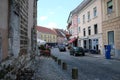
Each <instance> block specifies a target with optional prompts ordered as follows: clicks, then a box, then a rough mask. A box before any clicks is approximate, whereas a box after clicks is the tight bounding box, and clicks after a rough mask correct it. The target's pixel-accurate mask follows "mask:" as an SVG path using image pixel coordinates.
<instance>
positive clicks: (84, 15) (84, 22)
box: [83, 15, 85, 23]
mask: <svg viewBox="0 0 120 80" xmlns="http://www.w3.org/2000/svg"><path fill="white" fill-rule="evenodd" d="M83 23H85V15H83Z"/></svg>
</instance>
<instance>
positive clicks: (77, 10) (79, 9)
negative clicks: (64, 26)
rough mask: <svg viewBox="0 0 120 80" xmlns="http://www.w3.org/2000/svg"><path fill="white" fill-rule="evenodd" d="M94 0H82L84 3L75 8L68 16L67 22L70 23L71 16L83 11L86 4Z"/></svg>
mask: <svg viewBox="0 0 120 80" xmlns="http://www.w3.org/2000/svg"><path fill="white" fill-rule="evenodd" d="M91 1H92V0H84V1H82V3H80V4H79V5H78V6H77V7H76V8H75V9H73V10H72V11H71V12H70V14H69V17H68V20H67V23H69V19H70V17H71V16H73V15H74V14H78V13H79V11H81V10H82V9H83V8H84V7H85V6H86V5H88V4H89V3H90V2H91Z"/></svg>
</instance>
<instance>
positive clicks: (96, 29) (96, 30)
mask: <svg viewBox="0 0 120 80" xmlns="http://www.w3.org/2000/svg"><path fill="white" fill-rule="evenodd" d="M94 33H95V34H97V33H98V26H97V24H95V25H94Z"/></svg>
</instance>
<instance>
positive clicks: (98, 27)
mask: <svg viewBox="0 0 120 80" xmlns="http://www.w3.org/2000/svg"><path fill="white" fill-rule="evenodd" d="M101 16H102V8H101V0H85V1H83V2H82V3H81V4H80V5H79V6H78V37H79V38H78V46H80V47H83V48H85V49H92V50H97V51H99V50H100V52H101V53H102V51H103V49H102V46H103V45H102V43H103V41H102V17H101Z"/></svg>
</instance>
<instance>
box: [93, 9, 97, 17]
mask: <svg viewBox="0 0 120 80" xmlns="http://www.w3.org/2000/svg"><path fill="white" fill-rule="evenodd" d="M93 15H94V17H96V16H97V7H94V8H93Z"/></svg>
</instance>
